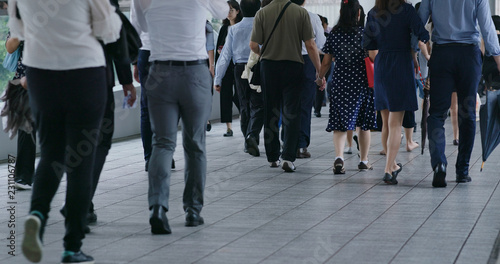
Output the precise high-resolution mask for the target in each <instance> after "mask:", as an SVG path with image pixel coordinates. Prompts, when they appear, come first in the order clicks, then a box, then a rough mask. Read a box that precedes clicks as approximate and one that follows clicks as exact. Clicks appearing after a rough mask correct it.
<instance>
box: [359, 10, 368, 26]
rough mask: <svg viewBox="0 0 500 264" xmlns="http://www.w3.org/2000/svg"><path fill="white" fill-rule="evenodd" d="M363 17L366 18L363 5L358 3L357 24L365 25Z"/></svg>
mask: <svg viewBox="0 0 500 264" xmlns="http://www.w3.org/2000/svg"><path fill="white" fill-rule="evenodd" d="M365 19H366V14H365V10H364V9H363V6H361V5H360V6H359V21H358V26H360V27H365Z"/></svg>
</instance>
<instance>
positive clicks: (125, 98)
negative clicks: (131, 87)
mask: <svg viewBox="0 0 500 264" xmlns="http://www.w3.org/2000/svg"><path fill="white" fill-rule="evenodd" d="M131 96H132V95H131V94H130V93H129V94H128V95H127V96H125V97H124V98H123V109H128V108H136V107H137V100H135V102H134V104H133V105H129V104H128V100H129V99H130V97H131Z"/></svg>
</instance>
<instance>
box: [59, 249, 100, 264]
mask: <svg viewBox="0 0 500 264" xmlns="http://www.w3.org/2000/svg"><path fill="white" fill-rule="evenodd" d="M72 263H80V264H94V258H93V257H91V256H88V255H85V253H83V252H81V251H78V252H73V251H64V252H63V254H62V258H61V264H72Z"/></svg>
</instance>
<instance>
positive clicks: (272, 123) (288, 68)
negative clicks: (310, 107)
mask: <svg viewBox="0 0 500 264" xmlns="http://www.w3.org/2000/svg"><path fill="white" fill-rule="evenodd" d="M303 67H304V66H303V64H302V63H299V62H293V61H271V60H262V62H261V69H260V70H261V80H262V92H263V93H264V141H265V142H264V144H265V147H266V155H267V160H268V161H269V162H274V161H277V160H278V159H279V157H280V141H279V134H278V133H279V126H278V121H279V120H280V113H281V117H282V126H283V153H282V154H281V157H282V158H283V160H288V161H292V162H293V161H295V158H296V154H297V146H298V141H299V132H300V94H301V86H300V84H301V82H302V78H303V76H304V74H303Z"/></svg>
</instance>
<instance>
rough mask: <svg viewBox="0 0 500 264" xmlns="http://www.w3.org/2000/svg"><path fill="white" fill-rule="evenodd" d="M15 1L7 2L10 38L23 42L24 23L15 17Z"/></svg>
mask: <svg viewBox="0 0 500 264" xmlns="http://www.w3.org/2000/svg"><path fill="white" fill-rule="evenodd" d="M16 6H17V0H9V9H8V11H9V23H8V26H9V29H10V36H11V38H17V39H19V40H24V23H23V21H22V20H21V19H18V18H17V17H16V13H17V11H16Z"/></svg>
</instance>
